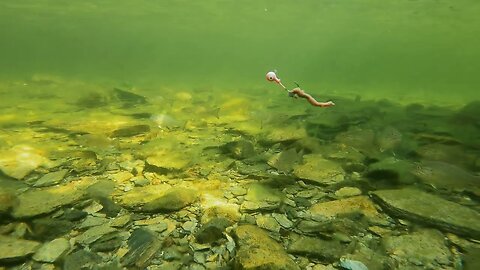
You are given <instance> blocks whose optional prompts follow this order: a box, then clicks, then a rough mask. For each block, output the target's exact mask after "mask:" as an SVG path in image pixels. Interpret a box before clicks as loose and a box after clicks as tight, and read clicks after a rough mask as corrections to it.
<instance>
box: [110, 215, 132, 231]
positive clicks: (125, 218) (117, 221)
mask: <svg viewBox="0 0 480 270" xmlns="http://www.w3.org/2000/svg"><path fill="white" fill-rule="evenodd" d="M131 220H132V216H131V215H130V214H125V215H121V216H118V217H116V218H114V219H113V220H112V221H110V226H112V227H115V228H122V227H125V225H127V224H128V223H129V222H130V221H131Z"/></svg>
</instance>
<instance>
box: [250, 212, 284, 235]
mask: <svg viewBox="0 0 480 270" xmlns="http://www.w3.org/2000/svg"><path fill="white" fill-rule="evenodd" d="M256 223H257V226H258V227H260V228H263V229H265V230H268V231H271V232H277V233H278V232H279V231H280V224H278V222H277V220H275V219H274V218H273V217H271V216H265V215H260V216H258V217H257V219H256Z"/></svg>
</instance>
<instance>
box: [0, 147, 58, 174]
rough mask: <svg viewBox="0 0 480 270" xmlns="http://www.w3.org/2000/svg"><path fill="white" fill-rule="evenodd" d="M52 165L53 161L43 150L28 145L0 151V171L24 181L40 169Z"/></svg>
mask: <svg viewBox="0 0 480 270" xmlns="http://www.w3.org/2000/svg"><path fill="white" fill-rule="evenodd" d="M50 165H51V161H50V160H49V159H48V158H47V157H45V156H44V154H43V152H42V151H41V150H39V149H35V148H33V147H31V146H28V145H17V146H14V147H12V148H10V149H8V150H2V151H0V171H2V172H3V173H4V174H5V175H8V176H10V177H12V178H15V179H19V180H20V179H23V178H24V177H25V176H27V175H28V174H29V173H31V172H32V171H33V170H35V169H37V168H38V167H40V166H44V167H49V166H50Z"/></svg>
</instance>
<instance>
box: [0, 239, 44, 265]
mask: <svg viewBox="0 0 480 270" xmlns="http://www.w3.org/2000/svg"><path fill="white" fill-rule="evenodd" d="M39 246H40V243H38V242H35V241H29V240H23V239H17V238H14V237H10V236H3V235H0V262H13V261H18V260H21V259H22V258H25V257H26V256H29V255H31V254H33V253H34V252H35V250H37V248H38V247H39Z"/></svg>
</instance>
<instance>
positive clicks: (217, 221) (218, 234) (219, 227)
mask: <svg viewBox="0 0 480 270" xmlns="http://www.w3.org/2000/svg"><path fill="white" fill-rule="evenodd" d="M230 225H232V222H231V221H230V220H228V219H226V218H223V217H215V218H212V219H210V221H208V222H207V223H205V224H204V225H202V227H201V228H200V229H199V230H198V232H197V234H196V235H195V238H196V239H197V242H198V243H201V244H205V243H213V242H215V241H217V240H218V239H221V238H223V232H224V231H225V229H226V228H227V227H228V226H230Z"/></svg>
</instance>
